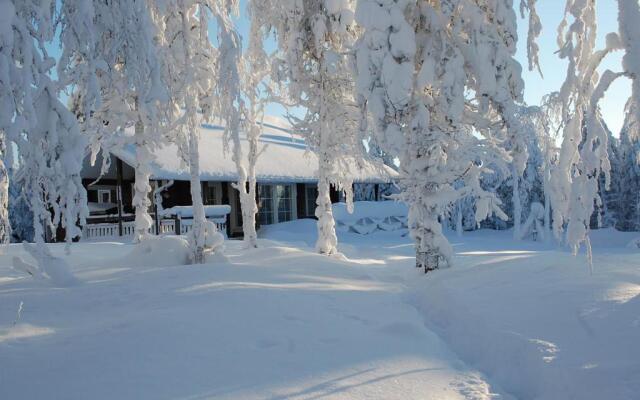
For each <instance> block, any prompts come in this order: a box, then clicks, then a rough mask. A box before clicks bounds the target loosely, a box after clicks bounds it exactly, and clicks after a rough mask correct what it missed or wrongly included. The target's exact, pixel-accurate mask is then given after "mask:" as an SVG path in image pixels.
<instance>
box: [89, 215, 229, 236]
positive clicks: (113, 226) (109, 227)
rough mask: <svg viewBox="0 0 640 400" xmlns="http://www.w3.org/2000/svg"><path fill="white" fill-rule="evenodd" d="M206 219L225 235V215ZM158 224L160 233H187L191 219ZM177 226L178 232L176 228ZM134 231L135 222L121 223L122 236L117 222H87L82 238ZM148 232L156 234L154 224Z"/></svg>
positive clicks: (168, 220) (190, 226)
mask: <svg viewBox="0 0 640 400" xmlns="http://www.w3.org/2000/svg"><path fill="white" fill-rule="evenodd" d="M207 220H209V221H211V222H213V223H214V224H216V227H217V228H218V231H220V232H222V234H224V235H226V232H227V216H226V215H224V216H216V217H210V218H207ZM159 222H160V224H159V231H160V232H159V234H160V235H185V234H187V233H188V232H189V231H190V230H191V228H192V226H193V220H192V219H179V218H173V219H169V218H165V219H161V220H160V221H159ZM178 228H179V230H180V231H179V232H177V229H178ZM134 233H135V222H133V221H127V222H123V223H122V236H119V227H118V223H117V222H116V223H114V222H108V223H97V224H91V223H88V224H87V225H86V226H85V227H84V230H83V235H82V236H83V240H96V239H106V238H112V239H117V238H120V237H130V236H133V234H134ZM149 233H150V234H152V235H156V234H158V233H157V232H156V227H155V224H154V225H153V226H152V227H151V228H150V229H149Z"/></svg>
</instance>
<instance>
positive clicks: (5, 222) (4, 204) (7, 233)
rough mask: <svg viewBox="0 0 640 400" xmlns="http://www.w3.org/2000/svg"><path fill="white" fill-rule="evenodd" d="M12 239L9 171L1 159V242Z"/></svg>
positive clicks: (4, 242)
mask: <svg viewBox="0 0 640 400" xmlns="http://www.w3.org/2000/svg"><path fill="white" fill-rule="evenodd" d="M10 241H11V224H10V222H9V173H8V171H7V168H6V167H5V165H4V161H2V159H0V244H7V243H9V242H10Z"/></svg>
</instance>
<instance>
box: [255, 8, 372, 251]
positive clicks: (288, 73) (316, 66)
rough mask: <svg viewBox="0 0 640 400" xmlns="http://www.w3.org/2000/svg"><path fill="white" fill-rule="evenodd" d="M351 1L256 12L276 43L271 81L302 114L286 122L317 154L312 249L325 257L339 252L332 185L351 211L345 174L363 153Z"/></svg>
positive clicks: (349, 185) (347, 181)
mask: <svg viewBox="0 0 640 400" xmlns="http://www.w3.org/2000/svg"><path fill="white" fill-rule="evenodd" d="M353 3H354V2H353V1H350V0H339V1H335V0H325V1H311V0H301V1H286V2H272V3H270V2H265V3H264V4H263V7H262V8H261V10H262V11H264V14H263V15H262V16H261V20H260V22H261V24H262V26H265V27H267V30H269V29H270V30H272V31H273V32H274V33H275V36H276V41H277V45H278V51H277V55H276V59H275V61H274V66H273V72H272V78H273V81H274V82H280V83H281V84H282V85H283V87H284V89H283V92H284V93H286V96H287V99H286V101H288V102H290V103H289V104H292V105H296V106H300V107H302V108H303V109H305V110H306V112H305V114H304V116H302V117H295V116H290V120H291V121H292V125H293V129H294V131H296V132H297V133H301V134H302V135H304V137H305V139H306V141H307V144H308V145H309V147H310V148H311V150H313V151H314V152H315V153H316V154H317V156H318V160H319V168H318V197H317V200H316V205H317V208H316V211H315V215H316V217H317V218H318V224H317V227H318V240H317V242H316V250H317V251H318V252H319V253H321V254H326V255H332V254H336V253H337V251H338V250H337V236H336V232H335V221H334V219H333V213H332V208H331V198H330V189H331V186H332V185H333V186H335V187H336V188H337V189H339V190H342V191H344V192H345V194H346V198H347V202H348V203H349V206H350V207H351V198H352V196H351V192H352V190H351V188H352V178H351V174H350V170H351V169H352V168H353V167H354V160H356V162H357V160H360V159H362V157H363V155H364V154H363V153H364V150H363V148H364V147H363V146H362V141H361V139H362V137H361V135H360V133H359V125H358V119H359V118H358V113H357V109H356V107H355V102H354V99H353V76H352V62H353V61H352V59H351V58H350V56H349V52H350V50H351V47H352V44H353V42H354V40H355V39H356V33H357V32H356V29H355V26H354V24H353V22H354V16H353V6H354V4H353ZM286 101H285V104H286Z"/></svg>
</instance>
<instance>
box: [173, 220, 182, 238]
mask: <svg viewBox="0 0 640 400" xmlns="http://www.w3.org/2000/svg"><path fill="white" fill-rule="evenodd" d="M174 221H175V222H174V228H175V230H176V236H180V234H181V232H180V231H181V230H182V226H181V225H182V223H181V222H182V220H181V219H180V216H179V215H176V216H175V217H174Z"/></svg>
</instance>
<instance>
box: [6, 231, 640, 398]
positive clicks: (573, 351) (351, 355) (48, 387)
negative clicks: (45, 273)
mask: <svg viewBox="0 0 640 400" xmlns="http://www.w3.org/2000/svg"><path fill="white" fill-rule="evenodd" d="M339 235H340V245H339V250H340V251H341V253H342V254H344V257H341V258H336V257H325V256H320V255H317V254H314V252H313V247H312V246H313V245H314V243H315V221H313V220H299V221H293V222H288V223H284V224H278V225H272V226H268V227H263V229H262V231H261V239H260V240H259V244H260V248H259V249H253V250H246V249H243V248H242V243H241V242H239V241H228V242H227V243H226V246H227V250H226V254H225V256H221V255H215V256H211V257H210V258H208V259H207V264H205V265H197V266H184V265H182V266H180V265H176V264H179V263H180V257H186V256H187V254H188V253H187V250H186V247H185V246H186V245H185V244H184V243H183V239H180V238H175V237H174V238H171V237H168V238H164V239H161V241H156V242H154V243H152V244H149V245H148V246H147V247H145V248H142V247H140V246H137V247H136V246H134V245H131V244H125V243H81V244H78V245H74V246H73V252H72V254H71V255H70V256H65V255H64V246H62V245H51V246H50V247H51V250H52V252H53V254H54V255H56V256H59V257H62V258H64V259H65V260H67V261H68V262H69V264H70V265H71V268H72V272H73V273H74V274H75V276H77V277H78V279H79V280H80V281H81V284H79V285H77V286H73V287H68V288H51V287H49V286H47V285H46V284H43V283H42V282H41V281H37V280H34V279H31V278H28V277H26V276H24V275H22V274H19V273H18V272H17V271H15V270H14V269H13V268H12V267H11V262H12V261H11V260H12V258H13V257H14V256H19V257H21V258H23V259H24V260H25V261H28V262H31V260H30V259H29V255H28V254H26V253H25V252H24V250H23V249H22V246H16V245H11V246H9V247H8V248H6V249H5V251H4V252H3V253H2V255H0V360H2V368H0V398H2V399H5V398H6V399H36V398H65V399H86V398H91V399H113V398H118V399H214V398H215V399H318V398H327V399H535V398H538V399H569V398H579V399H604V398H611V399H633V398H637V397H636V395H637V393H638V391H640V346H638V340H637V339H638V337H640V320H639V319H638V316H639V315H640V296H639V295H640V267H638V265H640V263H639V261H640V254H638V252H637V250H631V249H628V248H627V247H626V243H627V242H629V241H630V240H631V239H632V238H633V237H634V235H633V234H622V233H619V232H614V231H610V230H608V231H597V232H593V236H594V237H593V243H594V253H595V258H594V264H595V267H594V272H593V275H591V274H590V273H589V268H588V267H587V265H586V261H585V258H584V255H579V256H578V257H573V256H571V255H570V254H569V253H568V252H567V251H565V250H563V249H560V250H559V249H557V248H556V247H555V246H551V245H545V244H541V243H536V242H526V241H521V242H514V241H513V240H512V239H511V237H512V234H511V232H509V231H504V232H493V231H479V232H473V233H469V234H465V235H464V236H463V237H462V238H455V237H454V236H455V235H448V236H449V238H450V240H451V241H452V244H453V246H454V249H455V257H454V261H455V263H456V266H455V267H454V268H451V269H446V270H441V271H436V272H434V273H430V274H429V275H426V276H425V275H423V274H421V273H420V271H418V270H416V269H415V268H414V259H413V258H412V255H413V251H414V249H413V245H412V244H411V243H410V239H408V238H407V237H403V236H402V235H401V233H400V232H376V233H375V234H372V235H368V236H362V235H357V234H353V233H349V232H339ZM171 254H173V256H171ZM172 257H173V258H172ZM21 302H22V307H21V310H20V311H18V310H19V308H20V304H21Z"/></svg>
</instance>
